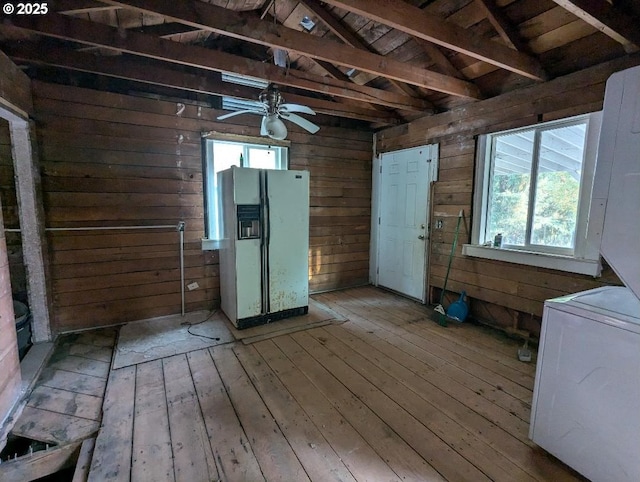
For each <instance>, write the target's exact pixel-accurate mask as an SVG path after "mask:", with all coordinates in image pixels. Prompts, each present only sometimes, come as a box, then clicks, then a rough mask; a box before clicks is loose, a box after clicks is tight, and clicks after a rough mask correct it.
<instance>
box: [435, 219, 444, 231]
mask: <svg viewBox="0 0 640 482" xmlns="http://www.w3.org/2000/svg"><path fill="white" fill-rule="evenodd" d="M443 224H444V223H443V222H442V219H438V220H437V221H436V229H442V225H443Z"/></svg>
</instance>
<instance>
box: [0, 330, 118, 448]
mask: <svg viewBox="0 0 640 482" xmlns="http://www.w3.org/2000/svg"><path fill="white" fill-rule="evenodd" d="M116 334H117V330H116V329H113V328H109V329H101V330H93V331H90V332H83V333H78V334H69V335H63V336H61V337H60V338H59V339H58V340H57V341H56V346H55V348H54V351H53V354H52V356H51V358H50V359H49V361H48V363H47V366H46V367H45V368H44V370H43V371H42V374H41V375H40V377H39V378H38V380H37V382H36V385H35V387H34V389H33V390H32V392H31V393H30V394H29V396H28V401H27V404H26V406H25V408H24V410H23V411H22V413H21V414H20V417H19V418H18V420H17V421H16V423H15V425H14V427H13V429H12V430H11V433H12V434H13V435H17V436H20V437H26V438H30V439H33V440H39V441H41V442H47V443H50V444H56V445H64V444H67V443H72V442H78V441H82V440H84V439H86V438H88V437H91V436H92V435H94V434H95V433H96V432H97V431H98V429H99V428H100V420H101V418H102V401H103V397H104V392H105V387H106V385H107V378H108V376H109V368H110V365H111V356H112V353H113V348H114V345H115V341H116Z"/></svg>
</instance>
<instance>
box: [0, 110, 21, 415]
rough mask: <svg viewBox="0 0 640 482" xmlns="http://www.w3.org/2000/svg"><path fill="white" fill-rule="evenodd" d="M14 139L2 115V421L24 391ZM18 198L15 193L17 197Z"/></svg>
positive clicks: (0, 310)
mask: <svg viewBox="0 0 640 482" xmlns="http://www.w3.org/2000/svg"><path fill="white" fill-rule="evenodd" d="M12 165H13V163H12V161H11V141H10V139H9V123H8V122H7V121H6V120H4V119H0V179H1V185H0V194H1V196H0V197H1V202H2V210H1V211H0V425H1V424H2V422H3V420H4V418H5V417H6V416H7V414H8V413H9V411H10V410H11V407H12V406H13V403H14V402H15V400H16V398H17V397H18V394H19V392H20V363H19V361H18V343H17V340H16V325H15V320H14V317H13V306H12V299H13V298H12V296H11V281H10V276H9V261H8V257H7V241H6V240H5V234H4V225H3V220H2V217H3V216H4V213H5V211H8V212H9V213H10V212H11V209H8V210H6V209H5V206H4V202H5V200H6V199H7V197H9V198H10V196H7V190H6V189H5V184H6V183H7V179H8V176H9V175H11V179H13V168H11V169H10V171H11V172H10V173H9V174H8V173H7V166H12ZM14 191H15V189H14ZM13 200H14V201H15V196H14V197H13Z"/></svg>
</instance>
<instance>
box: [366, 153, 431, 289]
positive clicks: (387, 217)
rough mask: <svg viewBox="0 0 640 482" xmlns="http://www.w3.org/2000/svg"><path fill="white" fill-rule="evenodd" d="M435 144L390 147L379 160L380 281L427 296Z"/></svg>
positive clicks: (392, 286)
mask: <svg viewBox="0 0 640 482" xmlns="http://www.w3.org/2000/svg"><path fill="white" fill-rule="evenodd" d="M437 153H438V146H437V145H431V146H422V147H416V148H413V149H404V150H402V151H396V152H389V153H385V154H383V155H382V157H381V160H380V166H381V172H380V183H379V193H380V194H379V200H380V201H379V210H378V212H379V213H380V220H379V228H378V276H377V278H378V284H379V285H380V286H384V287H386V288H390V289H392V290H394V291H397V292H399V293H402V294H405V295H407V296H410V297H411V298H415V299H418V300H421V301H423V302H424V301H425V299H426V298H425V296H426V293H425V282H426V280H425V277H426V266H427V242H428V240H427V234H428V231H427V226H428V213H429V185H430V183H431V181H433V180H435V173H436V172H437Z"/></svg>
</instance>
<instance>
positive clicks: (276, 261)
mask: <svg viewBox="0 0 640 482" xmlns="http://www.w3.org/2000/svg"><path fill="white" fill-rule="evenodd" d="M266 183H267V193H268V206H267V210H268V220H269V228H268V232H267V233H266V236H267V242H268V246H267V248H268V255H269V274H268V278H269V304H270V310H269V311H270V312H271V313H276V312H279V311H284V310H289V309H293V308H299V307H305V306H308V304H309V173H308V172H307V171H267V178H266Z"/></svg>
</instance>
